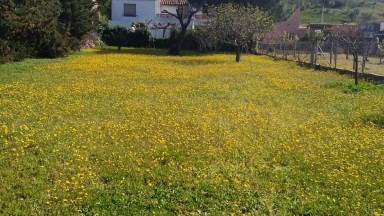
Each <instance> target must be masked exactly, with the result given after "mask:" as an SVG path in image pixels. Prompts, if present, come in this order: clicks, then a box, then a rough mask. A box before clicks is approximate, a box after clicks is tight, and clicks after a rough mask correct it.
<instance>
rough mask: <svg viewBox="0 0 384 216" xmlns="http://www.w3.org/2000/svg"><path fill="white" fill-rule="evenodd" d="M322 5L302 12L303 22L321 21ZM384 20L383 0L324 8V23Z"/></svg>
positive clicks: (303, 23) (304, 23)
mask: <svg viewBox="0 0 384 216" xmlns="http://www.w3.org/2000/svg"><path fill="white" fill-rule="evenodd" d="M321 11H322V6H320V5H316V6H313V7H307V8H306V9H304V10H303V11H302V13H301V24H302V25H306V24H308V23H320V22H321ZM382 20H384V2H383V1H378V0H376V1H374V0H371V1H360V2H355V3H354V4H352V3H351V2H349V3H348V4H345V5H343V7H339V8H331V7H326V8H324V23H349V22H374V21H382Z"/></svg>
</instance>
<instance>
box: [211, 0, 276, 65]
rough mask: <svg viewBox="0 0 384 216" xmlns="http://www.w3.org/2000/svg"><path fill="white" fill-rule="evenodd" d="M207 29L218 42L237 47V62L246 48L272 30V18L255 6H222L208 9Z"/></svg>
mask: <svg viewBox="0 0 384 216" xmlns="http://www.w3.org/2000/svg"><path fill="white" fill-rule="evenodd" d="M207 11H208V19H207V22H206V27H207V28H209V31H210V32H211V33H214V35H215V38H216V39H217V40H218V41H221V42H224V43H228V44H232V45H234V46H235V47H236V62H239V61H240V56H241V53H242V50H243V48H244V47H246V46H247V45H248V44H249V43H252V42H255V41H258V40H260V39H262V38H263V37H264V35H265V34H266V33H267V32H269V31H270V30H271V28H272V25H273V22H272V18H271V17H270V15H269V14H268V13H267V12H264V11H262V10H260V9H259V8H258V7H254V6H250V5H248V6H244V5H237V4H233V3H228V4H221V5H219V6H212V7H209V8H208V10H207Z"/></svg>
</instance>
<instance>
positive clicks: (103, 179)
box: [0, 49, 384, 215]
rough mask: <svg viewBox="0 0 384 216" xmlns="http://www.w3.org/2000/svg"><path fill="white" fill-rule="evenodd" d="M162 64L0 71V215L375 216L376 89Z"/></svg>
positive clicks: (380, 94) (302, 74)
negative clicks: (242, 215) (304, 215)
mask: <svg viewBox="0 0 384 216" xmlns="http://www.w3.org/2000/svg"><path fill="white" fill-rule="evenodd" d="M165 52H166V51H164V50H148V49H124V50H122V51H120V52H117V51H113V50H108V51H107V50H97V49H94V50H86V51H83V52H82V53H80V54H77V55H75V56H71V57H69V58H66V59H58V60H46V59H31V60H26V61H24V62H20V63H12V64H6V65H0V184H1V187H0V214H1V215H152V214H160V215H174V214H175V215H204V214H211V215H229V214H233V215H240V214H250V215H302V214H311V215H383V214H384V157H383V155H384V136H383V134H384V89H383V86H375V85H372V84H369V83H362V84H361V85H360V86H358V87H353V86H352V85H351V83H353V81H352V79H351V78H350V77H346V76H340V75H337V74H335V73H333V72H330V71H329V72H323V71H321V72H320V71H314V70H313V69H308V68H301V67H299V66H297V65H296V64H295V63H293V62H286V61H274V60H273V59H272V58H269V57H266V56H255V55H244V56H243V59H242V61H241V62H240V63H235V62H234V58H235V57H234V55H233V54H198V53H189V54H188V55H184V56H179V57H170V56H166V55H165Z"/></svg>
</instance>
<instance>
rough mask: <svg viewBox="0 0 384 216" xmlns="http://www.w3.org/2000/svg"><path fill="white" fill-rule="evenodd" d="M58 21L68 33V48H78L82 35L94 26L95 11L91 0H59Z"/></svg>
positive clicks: (95, 20)
mask: <svg viewBox="0 0 384 216" xmlns="http://www.w3.org/2000/svg"><path fill="white" fill-rule="evenodd" d="M60 2H61V5H62V6H61V7H62V12H61V13H60V16H59V21H60V23H61V24H62V25H63V26H64V28H65V29H66V31H68V32H69V34H70V44H69V45H70V48H71V49H73V50H79V49H80V41H81V40H82V39H83V37H84V35H86V34H87V33H88V32H90V31H92V30H93V29H95V28H96V24H97V13H96V10H95V9H94V6H95V2H94V1H93V0H60Z"/></svg>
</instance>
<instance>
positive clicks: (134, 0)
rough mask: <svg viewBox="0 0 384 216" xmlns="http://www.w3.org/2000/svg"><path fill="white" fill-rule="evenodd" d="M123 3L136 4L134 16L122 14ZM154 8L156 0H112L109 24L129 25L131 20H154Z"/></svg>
mask: <svg viewBox="0 0 384 216" xmlns="http://www.w3.org/2000/svg"><path fill="white" fill-rule="evenodd" d="M124 4H136V17H125V16H124ZM156 10H158V9H156V0H113V1H112V17H111V21H110V24H111V25H124V26H128V27H130V26H131V24H132V22H145V21H148V20H150V19H152V20H154V19H156Z"/></svg>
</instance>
